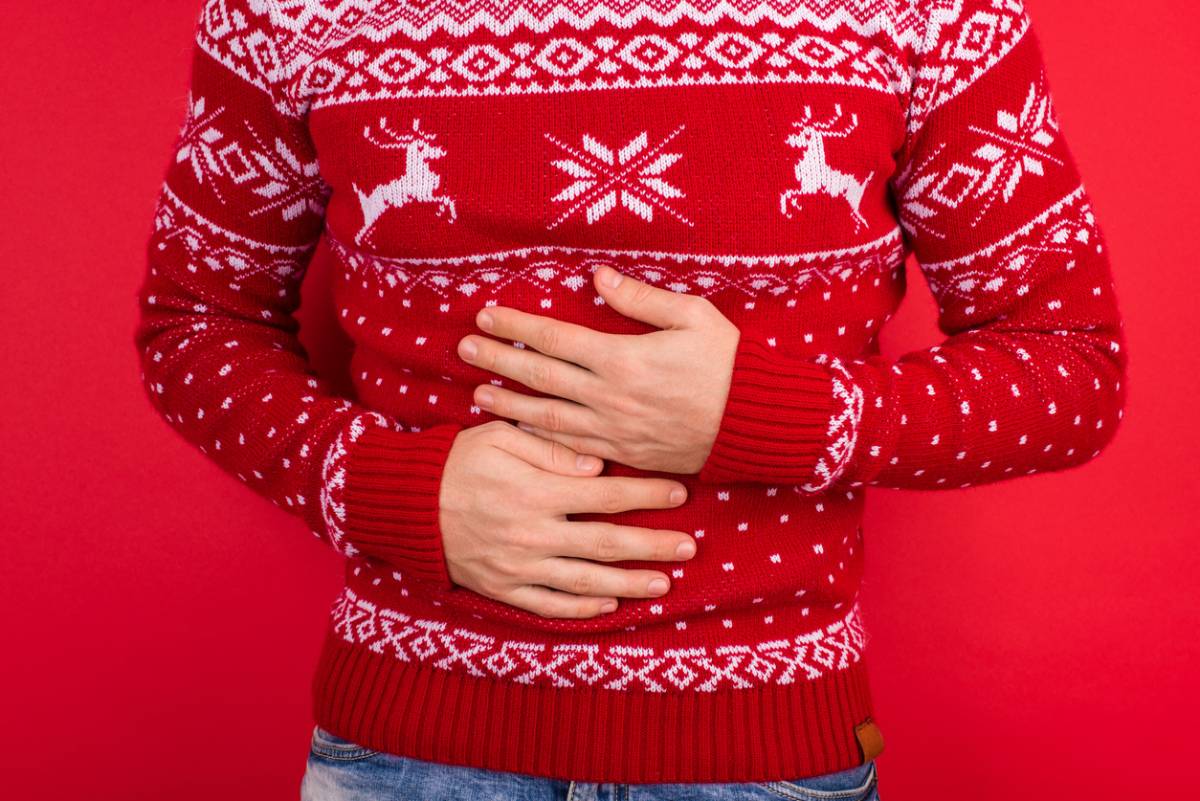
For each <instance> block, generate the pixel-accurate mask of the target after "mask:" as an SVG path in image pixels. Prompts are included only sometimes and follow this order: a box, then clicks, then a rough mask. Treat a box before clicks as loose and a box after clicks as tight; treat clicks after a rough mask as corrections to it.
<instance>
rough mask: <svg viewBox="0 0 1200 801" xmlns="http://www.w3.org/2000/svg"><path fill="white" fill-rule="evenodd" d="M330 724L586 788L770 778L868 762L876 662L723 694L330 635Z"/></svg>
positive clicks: (325, 706)
mask: <svg viewBox="0 0 1200 801" xmlns="http://www.w3.org/2000/svg"><path fill="white" fill-rule="evenodd" d="M313 697H314V717H315V719H316V722H317V724H318V725H320V726H321V727H322V728H325V729H327V730H329V731H331V732H333V733H334V734H337V735H338V736H340V737H343V738H345V739H348V740H351V741H352V742H355V743H358V744H359V745H362V746H364V747H366V748H370V749H374V750H377V751H383V752H387V753H391V754H396V755H400V756H405V757H410V758H416V759H423V760H427V761H432V762H437V763H441V764H453V765H464V766H471V767H477V768H485V769H489V770H500V771H515V772H519V773H524V774H530V775H535V776H541V777H547V778H555V779H560V780H574V781H587V782H620V783H651V782H688V783H696V782H762V781H777V780H788V779H796V778H801V777H807V776H813V775H817V774H823V773H830V772H835V771H840V770H845V769H847V768H850V767H853V766H855V765H860V764H863V762H864V761H865V758H864V754H863V751H862V748H861V747H860V745H859V741H858V739H857V738H856V736H855V726H856V725H858V724H860V723H862V722H864V721H866V720H867V719H869V718H871V717H872V708H871V707H872V705H871V696H870V691H869V686H868V680H867V664H866V659H865V656H863V655H861V654H860V655H859V656H858V658H856V659H855V660H853V661H851V662H850V663H849V664H848V665H847V666H845V667H841V668H839V669H834V670H831V671H829V672H826V673H823V674H821V675H820V676H819V677H817V678H815V679H806V678H804V677H803V676H802V675H801V676H798V677H797V678H796V679H795V680H794V681H792V682H791V683H787V684H784V683H773V684H763V685H759V686H756V687H752V688H745V689H729V690H721V691H713V692H697V691H695V690H688V691H685V692H671V691H667V692H646V691H638V692H632V691H627V690H613V689H608V688H602V687H571V688H562V687H555V686H552V685H546V684H537V685H534V684H523V683H519V682H514V681H504V680H501V679H497V678H494V677H477V676H473V675H470V674H469V673H467V672H464V671H456V670H447V669H444V668H441V667H437V666H434V665H432V664H429V663H425V662H418V661H404V660H402V659H398V658H396V656H395V655H393V654H389V653H380V652H376V651H374V650H372V649H371V647H370V646H367V645H363V644H361V643H351V642H347V641H346V640H345V639H344V638H343V637H342V636H340V635H339V634H337V633H336V632H334V631H333V630H330V631H329V632H328V634H327V637H326V639H325V642H324V647H323V649H322V653H321V657H320V660H319V662H318V666H317V670H316V675H315V677H314V681H313Z"/></svg>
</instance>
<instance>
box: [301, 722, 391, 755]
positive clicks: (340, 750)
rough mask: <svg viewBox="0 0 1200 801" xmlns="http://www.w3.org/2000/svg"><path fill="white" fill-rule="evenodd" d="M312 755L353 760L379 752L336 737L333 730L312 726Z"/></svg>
mask: <svg viewBox="0 0 1200 801" xmlns="http://www.w3.org/2000/svg"><path fill="white" fill-rule="evenodd" d="M311 751H312V754H313V756H318V757H323V758H325V759H333V760H337V761H338V762H355V761H357V760H360V759H370V758H371V757H373V756H375V755H376V754H378V753H379V751H375V750H373V749H370V748H365V747H363V746H361V745H359V744H358V743H352V742H350V741H349V740H346V739H343V738H341V737H338V736H337V735H336V734H334V733H333V732H331V731H329V730H327V729H323V728H321V727H320V726H313V733H312V746H311Z"/></svg>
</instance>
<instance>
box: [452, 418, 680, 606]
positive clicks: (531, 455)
mask: <svg viewBox="0 0 1200 801" xmlns="http://www.w3.org/2000/svg"><path fill="white" fill-rule="evenodd" d="M579 456H580V454H578V453H576V452H574V451H572V450H571V449H569V448H567V447H566V446H564V445H561V444H559V443H557V442H552V441H550V440H548V439H544V438H543V437H539V436H535V435H533V434H529V433H527V432H525V431H521V430H520V429H519V428H516V427H515V426H513V425H512V424H511V423H507V422H505V421H503V420H492V421H490V422H487V423H484V424H482V425H478V426H474V427H472V428H465V429H463V430H462V431H460V432H459V433H458V434H457V436H456V437H455V439H454V444H453V446H452V447H451V448H450V453H449V455H448V456H447V458H446V464H445V469H444V470H443V473H442V482H441V489H440V491H439V494H438V502H439V514H438V522H439V527H440V528H441V531H442V547H443V550H444V551H445V555H446V563H447V568H448V570H449V574H450V579H451V581H453V582H454V583H455V584H459V585H461V586H464V587H467V588H469V589H472V590H474V591H476V592H478V593H480V594H481V595H485V596H487V597H489V598H494V599H496V600H498V601H502V602H504V603H507V604H510V605H512V606H516V607H520V608H522V609H526V610H529V611H531V612H535V613H537V614H539V615H542V616H543V617H566V618H585V617H595V616H596V615H599V614H603V613H606V612H611V611H613V610H615V609H616V608H617V597H619V596H623V597H628V598H654V597H658V596H660V595H663V594H664V593H666V591H667V590H668V589H669V588H670V581H671V580H670V578H668V576H667V574H666V573H663V572H661V571H657V570H634V569H626V568H618V567H610V566H607V565H603V564H597V563H598V562H616V561H621V560H626V559H629V560H648V561H663V562H679V561H684V560H687V559H690V558H692V556H694V555H695V553H696V541H695V540H693V539H692V538H691V536H689V535H688V534H686V533H685V532H682V531H670V530H666V529H648V528H641V527H638V526H627V525H617V524H614V523H606V522H603V521H588V520H568V519H567V517H566V516H567V515H568V514H572V513H584V512H600V513H605V514H613V513H616V512H623V511H627V510H629V509H672V508H675V507H677V506H679V505H680V504H682V503H683V502H684V501H685V500H686V499H687V488H686V487H684V486H683V485H682V484H680V483H679V482H678V481H672V480H670V479H666V478H634V477H624V476H600V475H597V473H599V472H600V470H601V468H602V467H603V462H601V461H600V460H599V459H597V458H595V457H592V456H585V457H584V458H583V460H582V462H580V461H577V460H578V458H579ZM607 605H611V607H612V608H611V609H608V608H605V607H606V606H607Z"/></svg>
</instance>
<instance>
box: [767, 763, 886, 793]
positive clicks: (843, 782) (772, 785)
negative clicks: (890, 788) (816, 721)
mask: <svg viewBox="0 0 1200 801" xmlns="http://www.w3.org/2000/svg"><path fill="white" fill-rule="evenodd" d="M877 779H878V777H877V775H876V771H875V760H873V759H872V760H870V761H869V762H866V763H865V764H862V765H856V766H855V767H853V768H849V769H847V770H843V771H838V772H837V773H825V774H822V775H820V776H808V777H805V778H803V779H793V780H791V781H774V782H759V783H758V786H759V787H761V788H762V789H764V790H767V791H768V792H770V793H773V794H775V795H777V796H779V797H781V798H786V799H789V800H790V801H868V799H873V798H875V797H876V796H875V795H874V793H875V788H876V784H877Z"/></svg>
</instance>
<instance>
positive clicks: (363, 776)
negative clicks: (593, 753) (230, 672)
mask: <svg viewBox="0 0 1200 801" xmlns="http://www.w3.org/2000/svg"><path fill="white" fill-rule="evenodd" d="M300 798H301V801H451V799H453V800H454V801H779V799H781V798H782V799H790V801H879V791H878V789H877V788H876V770H875V761H874V760H871V761H869V762H867V763H866V764H863V765H858V766H856V767H853V768H850V769H849V770H843V771H839V772H837V773H826V774H824V775H821V776H809V777H807V778H802V779H794V780H792V781H769V782H748V783H735V784H717V783H696V784H665V783H661V784H597V783H594V782H574V781H563V780H559V779H547V778H543V777H540V776H530V775H527V774H524V773H511V772H507V771H494V770H484V769H482V768H471V767H464V766H460V765H443V764H440V763H437V762H426V761H424V760H421V759H413V758H411V757H403V756H396V755H394V754H386V753H383V752H380V751H372V750H370V749H369V748H363V747H362V746H360V745H355V744H354V743H352V742H349V741H348V740H343V739H342V738H340V737H338V736H336V735H334V734H332V733H330V732H328V731H326V730H324V729H322V728H320V727H319V726H318V727H316V728H314V729H313V736H312V748H311V750H310V752H309V755H308V766H307V770H306V771H305V773H304V780H303V782H302V783H301V785H300Z"/></svg>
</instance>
